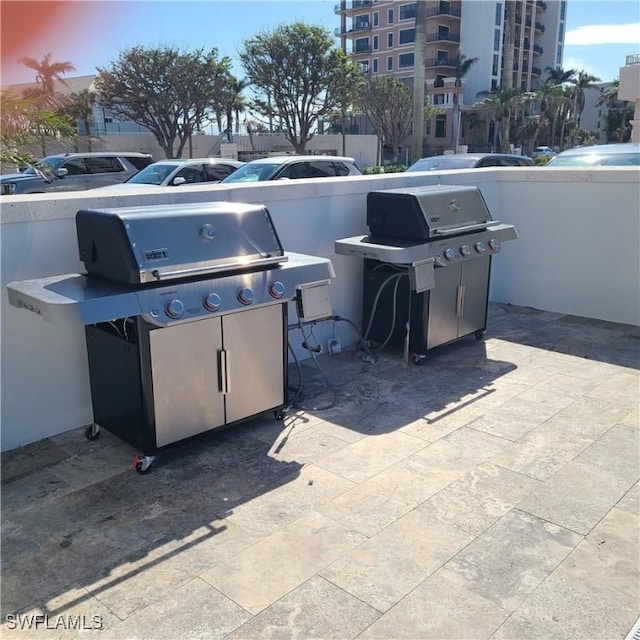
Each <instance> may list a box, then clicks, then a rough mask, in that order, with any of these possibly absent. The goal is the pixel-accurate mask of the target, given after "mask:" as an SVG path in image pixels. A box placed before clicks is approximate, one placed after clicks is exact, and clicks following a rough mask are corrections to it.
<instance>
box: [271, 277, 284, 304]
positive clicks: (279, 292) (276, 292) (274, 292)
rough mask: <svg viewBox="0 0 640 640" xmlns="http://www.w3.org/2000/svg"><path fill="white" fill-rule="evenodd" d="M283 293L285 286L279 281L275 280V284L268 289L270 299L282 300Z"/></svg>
mask: <svg viewBox="0 0 640 640" xmlns="http://www.w3.org/2000/svg"><path fill="white" fill-rule="evenodd" d="M284 292H285V286H284V284H282V282H280V280H276V281H275V282H272V283H271V286H270V287H269V295H270V296H271V297H272V298H275V299H276V300H280V298H282V296H283V295H284Z"/></svg>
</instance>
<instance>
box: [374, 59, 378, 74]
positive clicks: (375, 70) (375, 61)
mask: <svg viewBox="0 0 640 640" xmlns="http://www.w3.org/2000/svg"><path fill="white" fill-rule="evenodd" d="M373 73H378V58H374V59H373Z"/></svg>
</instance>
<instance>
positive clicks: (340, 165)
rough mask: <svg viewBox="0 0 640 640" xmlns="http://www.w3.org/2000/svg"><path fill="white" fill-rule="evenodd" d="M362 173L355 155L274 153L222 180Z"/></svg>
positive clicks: (232, 181)
mask: <svg viewBox="0 0 640 640" xmlns="http://www.w3.org/2000/svg"><path fill="white" fill-rule="evenodd" d="M359 175H362V173H361V171H360V169H358V167H357V166H356V163H355V160H354V159H353V158H345V157H342V156H273V157H271V158H261V159H260V160H251V162H247V163H246V164H245V165H244V166H243V167H240V169H238V170H237V171H234V172H233V173H232V174H231V175H230V176H228V177H227V178H225V179H224V180H222V183H223V184H229V183H235V182H259V181H260V182H261V181H263V180H297V179H299V178H333V177H336V176H359Z"/></svg>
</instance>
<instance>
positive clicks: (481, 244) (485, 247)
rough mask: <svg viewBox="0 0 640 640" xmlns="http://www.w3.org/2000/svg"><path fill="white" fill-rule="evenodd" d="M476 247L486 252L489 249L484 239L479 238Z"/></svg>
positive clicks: (479, 250)
mask: <svg viewBox="0 0 640 640" xmlns="http://www.w3.org/2000/svg"><path fill="white" fill-rule="evenodd" d="M475 249H476V251H477V252H478V253H484V252H485V251H486V250H487V245H486V244H485V243H484V242H482V240H478V242H476V244H475Z"/></svg>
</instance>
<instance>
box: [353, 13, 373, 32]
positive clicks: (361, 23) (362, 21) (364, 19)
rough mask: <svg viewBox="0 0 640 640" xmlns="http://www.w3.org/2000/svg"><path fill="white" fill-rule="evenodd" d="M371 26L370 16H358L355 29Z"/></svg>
mask: <svg viewBox="0 0 640 640" xmlns="http://www.w3.org/2000/svg"><path fill="white" fill-rule="evenodd" d="M369 27H370V23H369V16H356V23H355V25H354V28H355V29H368V28H369Z"/></svg>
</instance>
